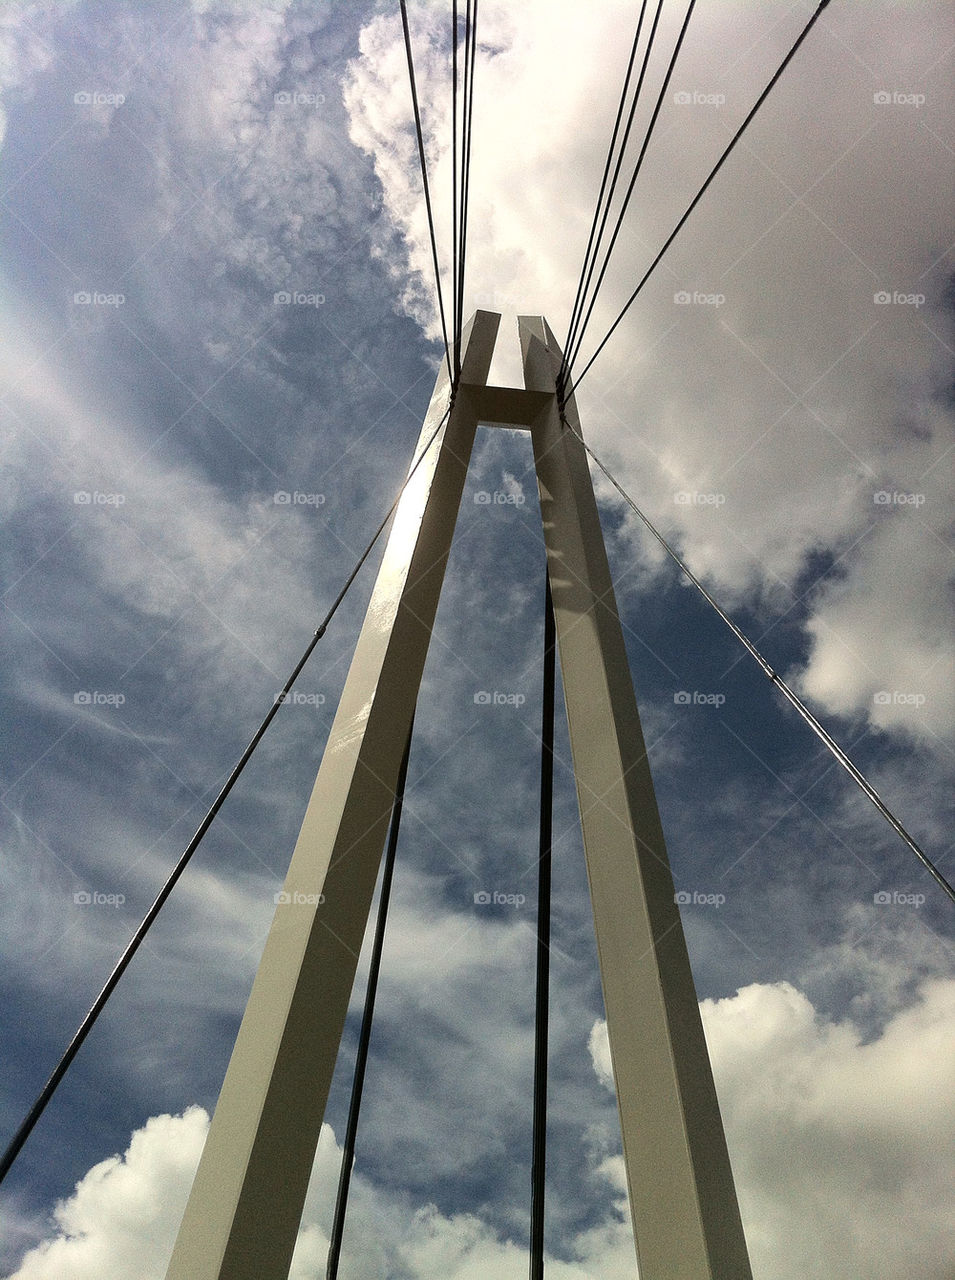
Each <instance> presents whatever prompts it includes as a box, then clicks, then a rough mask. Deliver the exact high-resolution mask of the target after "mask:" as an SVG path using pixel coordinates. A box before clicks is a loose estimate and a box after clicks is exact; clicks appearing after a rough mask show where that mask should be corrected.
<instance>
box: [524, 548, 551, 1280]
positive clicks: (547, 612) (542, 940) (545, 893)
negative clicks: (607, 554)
mask: <svg viewBox="0 0 955 1280" xmlns="http://www.w3.org/2000/svg"><path fill="white" fill-rule="evenodd" d="M545 572H546V571H545ZM556 639H557V635H556V628H555V625H554V603H553V600H552V599H551V594H550V575H549V574H547V575H546V581H545V586H544V688H543V698H542V708H541V788H540V846H539V847H540V858H539V863H538V887H537V990H536V997H535V1009H534V1133H533V1160H532V1163H531V1250H530V1280H544V1187H545V1181H546V1156H547V1040H548V1036H547V1029H548V1005H549V1000H550V875H551V826H552V821H553V798H554V685H555V683H556V665H557V664H556V654H555V645H556Z"/></svg>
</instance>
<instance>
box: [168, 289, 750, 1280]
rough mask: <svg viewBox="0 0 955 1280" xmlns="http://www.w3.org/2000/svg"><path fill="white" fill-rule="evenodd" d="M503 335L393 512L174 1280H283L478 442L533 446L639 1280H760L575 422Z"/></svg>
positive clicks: (535, 338)
mask: <svg viewBox="0 0 955 1280" xmlns="http://www.w3.org/2000/svg"><path fill="white" fill-rule="evenodd" d="M499 323H500V316H499V315H496V314H494V313H492V312H486V311H478V312H476V313H475V315H474V317H473V318H472V320H471V322H470V323H469V324H468V326H467V327H466V329H465V331H464V335H463V340H462V352H463V355H462V369H461V379H460V383H459V386H458V388H457V393H456V395H455V397H454V404H453V407H452V409H451V412H450V414H449V415H448V420H447V422H446V424H445V425H444V426H443V427H441V429H440V430H439V431H438V433H437V435H436V437H435V439H434V441H433V442H432V444H431V445H430V447H429V448H428V451H427V455H426V457H425V458H424V460H423V461H422V462H421V464H420V465H419V467H418V468H417V470H416V471H415V474H414V475H413V477H412V479H411V481H410V483H409V484H408V486H407V488H406V489H405V491H404V493H403V495H402V498H401V501H400V503H399V504H398V509H397V512H396V515H395V520H394V523H393V526H392V530H391V534H390V536H389V539H388V544H387V547H386V550H385V554H384V558H383V560H382V564H381V568H380V570H379V573H378V579H377V582H376V584H375V588H374V591H373V593H372V597H371V601H370V603H369V606H368V610H367V613H366V616H365V622H364V625H363V627H362V630H361V634H360V636H359V639H358V644H357V646H356V649H355V654H354V657H353V659H352V664H351V667H350V670H349V673H348V677H347V679H346V682H345V687H344V690H343V692H342V698H341V702H340V703H339V707H338V711H337V714H336V716H335V720H334V723H333V725H332V728H331V732H330V734H329V738H328V743H327V745H326V748H325V754H324V756H323V759H322V763H321V766H320V768H319V772H318V777H317V779H316V782H315V787H314V790H313V792H312V796H311V799H310V801H309V805H308V808H307V810H306V813H305V818H304V821H303V823H302V829H301V833H300V835H299V838H298V842H297V844H296V846H295V851H294V853H293V856H292V861H291V864H290V866H289V871H288V876H287V878H286V881H285V886H284V889H283V893H282V895H281V901H280V902H279V904H278V905H277V907H276V912H275V917H274V920H273V923H272V927H271V930H270V932H269V935H268V939H267V941H266V944H265V950H264V952H263V955H262V960H261V963H260V965H259V969H258V972H257V974H256V978H255V982H254V984H253V987H252V992H251V994H250V996H249V1001H248V1005H247V1007H246V1011H245V1015H244V1017H243V1019H242V1024H241V1026H240V1028H239V1034H238V1037H237V1039H236V1043H235V1048H234V1050H233V1053H232V1058H231V1061H230V1063H229V1067H228V1070H227V1072H226V1076H225V1081H224V1083H223V1086H222V1091H221V1093H220V1096H219V1101H218V1105H217V1106H216V1110H215V1115H214V1117H213V1121H212V1126H211V1128H210V1131H209V1136H208V1138H207V1141H206V1147H205V1150H204V1152H203V1155H202V1159H201V1161H200V1164H199V1169H198V1172H197V1174H196V1178H195V1183H194V1185H193V1189H192V1193H191V1195H190V1198H189V1202H188V1204H187V1206H186V1211H185V1215H184V1217H183V1221H182V1226H181V1228H180V1231H179V1236H178V1239H177V1241H176V1246H175V1249H174V1252H173V1256H172V1259H171V1261H170V1264H169V1269H168V1271H167V1280H286V1277H287V1275H288V1270H289V1265H290V1262H291V1257H292V1251H293V1248H294V1245H295V1237H296V1233H297V1230H298V1225H299V1220H300V1218H301V1213H302V1206H303V1204H304V1201H305V1193H306V1189H307V1186H308V1179H309V1174H310V1172H311V1167H312V1163H313V1160H314V1155H315V1148H316V1146H317V1143H318V1137H319V1134H320V1131H321V1124H322V1118H323V1115H324V1111H325V1105H326V1102H327V1098H328V1092H329V1088H330V1086H331V1080H332V1073H333V1071H334V1067H335V1061H336V1058H337V1055H338V1049H339V1044H340V1041H341V1036H342V1031H343V1028H344V1025H345V1015H346V1012H347V1007H348V1001H349V997H350V994H351V989H352V984H353V982H354V977H355V970H356V967H357V963H358V954H359V951H360V949H361V944H362V939H363V937H364V933H365V929H366V926H367V922H368V916H369V913H370V909H371V903H372V897H373V894H374V887H375V882H376V879H377V875H378V869H379V865H380V861H381V855H382V850H383V848H384V843H385V838H386V834H387V829H388V822H389V818H390V814H391V806H392V800H393V796H394V787H395V783H396V780H397V776H398V769H399V765H400V761H401V755H402V752H403V749H404V746H405V742H406V740H407V736H408V731H409V728H410V724H411V719H412V715H413V713H414V707H415V703H416V701H417V695H418V689H419V685H420V681H421V674H422V671H423V668H424V663H425V658H426V656H427V651H428V643H429V640H430V635H431V628H432V625H433V622H434V617H435V613H436V610H437V605H438V598H439V595H440V591H441V585H442V582H443V578H444V571H445V566H446V564H447V559H448V554H449V552H450V548H451V540H452V536H453V533H454V526H455V521H456V518H457V512H458V508H459V505H460V500H461V494H462V491H463V487H464V482H465V478H466V474H467V467H468V462H469V459H470V456H471V450H472V446H473V442H474V436H475V431H476V429H477V426H478V424H479V423H484V424H487V425H495V424H499V425H504V426H507V427H509V428H513V427H526V428H529V429H530V431H531V436H532V440H533V447H534V456H535V461H536V466H537V476H538V486H539V490H540V498H541V513H542V517H543V525H544V539H545V543H546V548H547V564H548V573H549V576H550V582H551V590H552V594H553V601H554V613H555V619H556V626H557V641H558V650H559V655H560V664H561V673H562V678H563V687H564V699H565V703H566V707H567V715H568V722H569V728H570V739H571V747H572V752H573V759H574V769H575V773H576V779H577V794H578V800H579V805H580V813H581V823H582V827H583V836H584V848H585V853H586V858H587V872H588V878H589V882H590V892H591V899H592V903H593V910H594V922H595V928H596V935H597V947H598V954H599V959H600V970H601V979H602V982H603V990H604V1001H605V1006H606V1012H607V1023H608V1029H609V1038H610V1051H611V1058H612V1061H613V1069H614V1077H615V1080H616V1086H617V1099H618V1106H619V1111H620V1120H621V1128H622V1131H623V1145H624V1158H625V1161H626V1166H627V1181H628V1189H629V1195H630V1204H631V1209H632V1212H633V1220H634V1229H635V1237H636V1243H637V1253H638V1258H639V1263H640V1275H641V1277H642V1280H751V1273H750V1268H749V1261H748V1258H747V1253H746V1245H745V1241H744V1238H743V1232H742V1226H741V1223H740V1217H739V1209H738V1207H737V1202H736V1193H735V1188H734V1185H733V1178H732V1171H731V1168H730V1164H729V1157H728V1155H727V1151H726V1142H725V1138H724V1135H723V1127H722V1122H721V1119H720V1114H719V1106H718V1103H717V1099H716V1092H715V1089H714V1086H713V1078H712V1073H711V1070H710V1064H709V1058H708V1056H707V1051H706V1044H705V1041H704V1039H703V1030H702V1024H701V1022H700V1014H699V1008H698V1004H697V999H696V992H695V989H694V985H693V978H692V975H691V973H690V966H689V961H688V958H687V952H686V944H685V941H684V936H683V929H682V925H681V923H680V916H679V911H678V908H677V906H676V905H675V902H674V893H673V881H672V878H671V875H670V870H669V864H668V861H667V855H666V848H665V845H664V840H663V832H662V829H661V826H660V820H659V816H658V813H657V807H656V800H655V797H654V792H653V783H652V779H651V777H650V770H649V765H648V763H647V758H646V751H645V748H644V743H643V736H642V732H641V728H640V719H639V715H638V712H637V706H636V700H635V698H634V693H633V686H632V683H631V680H630V673H629V668H628V665H627V659H626V652H625V649H624V642H623V633H622V631H621V627H620V621H619V617H618V615H617V610H616V603H615V600H614V594H613V587H612V585H611V580H610V570H609V566H608V564H607V556H606V551H605V548H604V543H603V537H602V534H601V530H600V524H599V519H598V515H597V506H596V501H595V498H594V493H593V487H592V484H591V481H590V473H589V469H588V465H587V458H586V453H585V450H584V448H583V445H582V443H581V441H580V439H579V438H578V436H577V434H575V433H578V432H579V429H580V428H579V421H578V420H577V416H576V408H575V406H574V404H573V402H572V401H571V402H569V403H568V404H566V405H565V406H564V407H563V411H561V408H560V406H559V404H558V398H557V394H556V375H557V371H558V369H559V365H560V352H559V350H558V347H557V343H556V341H555V340H554V337H553V334H552V333H551V331H550V329H549V328H548V327H547V325H546V322H545V321H544V320H543V319H542V318H540V317H523V318H521V320H520V333H521V344H522V349H523V355H524V377H525V388H524V389H523V390H520V389H517V388H509V387H489V386H487V374H488V369H489V368H490V363H491V356H492V353H493V349H494V343H495V340H496V337H497V330H498V325H499ZM450 390H451V389H450V386H449V384H448V378H447V374H446V372H444V371H442V373H441V374H440V375H439V377H438V379H437V383H436V385H435V390H434V394H433V396H432V399H431V405H430V407H429V410H428V413H427V416H426V418H425V421H424V426H423V428H422V431H421V435H420V438H419V442H418V446H417V449H416V452H415V457H418V454H419V452H420V451H421V450H423V449H424V448H425V446H426V445H427V443H428V441H429V439H430V438H431V436H432V434H433V433H434V432H435V429H436V428H437V427H438V425H439V423H440V422H441V420H442V417H443V416H444V414H445V411H446V409H447V406H448V403H449V399H450Z"/></svg>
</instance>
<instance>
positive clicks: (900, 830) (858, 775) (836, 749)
mask: <svg viewBox="0 0 955 1280" xmlns="http://www.w3.org/2000/svg"><path fill="white" fill-rule="evenodd" d="M564 422H565V425H566V426H567V427H568V428H569V429H570V430H571V431H574V428H573V427H571V426H570V424H569V423H568V422H567V420H566V419H564ZM574 434H575V435H576V436H577V439H578V440H579V441H580V443H581V444H582V445H583V447H584V448H585V449H586V450H587V453H588V454H589V455H590V457H591V458H592V459H593V460H594V462H595V463H596V465H597V466H598V467H599V468H600V470H601V471H602V472H603V473H604V475H605V476H606V477H607V479H608V480H609V481H610V483H611V484H612V485H613V487H614V488H615V489H616V490H617V492H618V493H619V494H620V496H621V498H623V500H624V502H626V504H627V506H628V507H630V509H631V511H633V513H634V515H636V516H637V517H638V518H639V519H640V520H641V521H642V522H643V524H644V525H645V526H646V528H647V529H648V530H649V532H650V533H651V534H652V535H653V536H654V538H656V540H657V542H659V544H660V546H661V547H662V548H663V550H664V551H665V552H666V553H667V555H668V556H669V557H670V559H671V560H672V561H673V562H674V563H675V564H676V565H677V567H678V568H679V570H680V572H681V573H682V574H683V575H684V576H685V577H686V578H687V579H688V580H689V581H690V582H691V583H692V584H693V586H694V587H696V589H697V591H699V593H700V595H702V597H703V599H704V600H706V602H707V604H709V605H711V606H712V607H713V609H715V610H716V612H717V613H718V614H719V616H720V618H722V620H723V622H725V623H726V625H727V626H728V627H729V629H730V631H732V633H733V635H734V636H735V637H736V639H737V640H738V641H739V642H740V644H741V645H742V646H743V648H744V649H745V650H746V651H747V653H748V654H749V655H750V656H751V657H752V658H754V659H755V661H756V662H757V664H758V665H759V667H760V669H761V670H762V672H763V674H764V675H766V676H768V677H769V679H770V680H771V681H772V683H773V684H774V685H775V686H776V688H777V689H778V690H779V691H780V693H781V694H782V695H783V697H784V698H786V700H787V701H788V702H789V703H791V705H792V706H793V707H795V709H796V710H797V711H798V712H799V714H800V716H802V718H803V720H805V722H806V724H808V725H809V727H810V729H812V731H813V733H815V734H816V736H817V737H818V738H820V739H821V741H822V742H823V743H824V744H825V745H826V747H828V749H829V751H831V752H832V754H833V755H834V756H835V758H836V760H838V762H839V764H841V765H842V767H843V769H845V771H846V773H848V775H849V777H850V778H852V780H853V781H854V782H855V783H856V784H857V785H858V786H859V787H860V788H861V790H862V791H863V792H864V794H865V795H866V796H867V797H868V798H869V800H871V802H872V803H873V804H874V805H875V807H876V808H877V809H878V811H879V813H881V814H882V816H883V818H885V820H886V822H888V824H889V826H890V827H891V828H892V829H893V831H895V833H896V834H897V835H898V836H900V837H901V838H902V839H903V840H904V841H905V843H906V844H907V845H908V847H909V849H911V851H912V852H913V853H914V854H915V856H916V857H917V858H918V860H919V862H921V863H922V865H923V867H925V869H926V871H928V872H929V873H930V874H931V875H932V876H933V877H934V878H935V880H936V881H937V882H938V884H939V885H940V886H941V888H942V889H944V891H945V892H946V893H947V894H948V896H949V897H950V898H951V899H952V901H953V902H955V888H953V887H952V885H951V884H950V883H949V882H948V880H946V878H945V876H944V875H943V874H942V872H941V871H939V869H938V867H937V866H936V865H935V863H934V862H933V861H932V859H931V858H930V857H929V856H928V854H927V853H926V852H925V851H924V850H923V849H922V848H921V847H920V846H919V845H918V844H917V843H916V841H915V840H914V838H913V837H912V836H911V835H910V834H909V832H908V831H907V830H906V828H905V827H904V826H903V825H902V823H901V822H900V821H899V819H898V818H897V817H896V816H895V814H894V813H893V812H892V810H891V809H890V808H889V807H888V805H887V804H885V803H884V801H883V800H882V799H881V797H880V796H879V793H878V792H877V791H876V790H875V788H874V787H873V786H872V784H871V783H870V782H869V781H868V779H867V778H866V777H865V775H864V774H863V773H862V771H861V770H860V769H859V768H857V767H856V765H855V764H853V762H852V760H851V759H850V758H849V756H848V755H847V754H846V753H845V751H843V749H842V747H840V746H839V744H838V742H836V740H835V738H833V737H832V735H831V734H830V733H829V732H828V730H826V729H825V728H823V726H822V725H821V724H820V723H819V721H818V720H817V719H816V717H815V716H814V715H813V714H812V712H811V711H810V710H809V708H808V707H807V706H806V704H805V703H804V702H803V701H802V699H801V698H800V697H799V695H798V694H797V693H795V692H794V691H793V690H792V689H791V688H790V687H789V685H788V684H787V683H786V681H785V680H784V679H783V678H782V676H781V675H779V673H778V672H777V671H775V670H774V669H773V668H772V667H771V666H770V664H769V663H768V662H767V661H766V659H765V658H764V657H763V655H762V654H761V653H760V652H759V650H758V649H757V648H756V646H755V645H754V644H753V642H752V641H751V640H750V639H749V638H748V637H747V636H746V635H745V634H744V633H743V632H742V631H741V630H740V628H739V627H738V626H737V625H736V623H735V622H734V621H733V619H732V618H731V617H730V616H729V614H727V613H726V612H725V611H724V610H723V609H722V608H720V606H719V605H718V604H717V603H716V601H715V600H714V599H713V597H712V596H711V595H710V593H709V592H708V591H707V589H706V587H704V586H703V583H702V582H700V580H699V578H697V577H696V575H695V574H694V573H693V571H692V570H691V569H690V568H689V567H688V566H687V565H686V564H684V562H683V561H682V560H681V559H680V557H679V555H677V553H676V552H675V551H674V550H673V548H672V547H671V546H670V544H669V543H668V542H667V540H666V538H664V536H663V534H662V533H660V532H659V531H658V530H657V529H656V527H655V526H654V525H653V523H652V522H651V521H650V519H649V517H648V516H645V515H644V513H643V512H642V511H641V510H640V508H639V507H638V506H637V504H636V503H635V502H634V500H633V498H631V497H630V495H629V493H627V492H626V490H625V489H624V488H623V486H622V485H621V484H620V483H619V482H618V481H617V480H616V478H615V477H614V476H613V475H611V473H610V471H609V470H608V469H607V467H605V466H604V464H603V463H602V462H601V460H600V459H599V458H598V457H597V455H596V453H594V451H593V449H591V447H590V445H589V444H588V443H587V441H586V440H584V438H583V437H582V436H581V435H579V434H578V433H577V432H576V431H574Z"/></svg>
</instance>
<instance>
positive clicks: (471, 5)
mask: <svg viewBox="0 0 955 1280" xmlns="http://www.w3.org/2000/svg"><path fill="white" fill-rule="evenodd" d="M476 52H477V0H473V2H472V0H468V4H467V10H466V17H465V27H464V101H463V105H462V112H461V216H460V227H459V232H460V237H461V247H460V251H459V254H458V270H459V272H460V280H459V281H458V306H459V308H460V311H459V315H458V324H459V326H460V328H461V329H462V330H463V327H464V282H465V270H466V262H467V240H468V209H469V204H470V194H471V136H472V128H473V121H474V66H475V62H476V56H475V55H476Z"/></svg>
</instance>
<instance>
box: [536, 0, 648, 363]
mask: <svg viewBox="0 0 955 1280" xmlns="http://www.w3.org/2000/svg"><path fill="white" fill-rule="evenodd" d="M662 8H663V0H657V11H656V16H655V17H654V20H653V25H652V27H651V28H650V36H649V38H648V40H647V47H646V50H645V51H644V55H643V65H642V67H641V69H640V76H639V78H638V80H637V87H636V89H635V91H634V95H633V101H632V102H631V104H630V111H629V113H628V116H627V126H626V129H625V130H624V135H623V140H622V141H621V143H620V151H619V153H618V155H617V162H616V165H615V166H614V172H613V178H612V179H611V182H610V188H609V190H608V191H607V202H606V207H604V191H605V189H606V185H607V178H608V176H609V174H610V166H611V164H613V157H614V150H615V148H616V142H617V136H618V133H619V130H620V121H621V120H622V118H623V110H624V106H625V105H626V100H627V91H628V89H629V87H630V79H631V77H632V75H633V64H634V62H635V61H636V56H637V46H638V44H639V41H640V32H641V30H642V29H643V19H644V16H645V14H646V9H647V0H643V4H642V5H641V7H640V16H639V18H638V20H637V30H636V33H635V35H634V37H633V44H632V46H631V48H630V61H629V63H628V64H627V74H626V76H625V77H624V82H623V89H622V91H621V94H620V103H619V105H618V107H617V118H616V120H615V121H614V126H613V133H612V134H611V138H610V146H609V147H608V148H607V160H606V163H605V165H604V172H603V178H602V180H601V183H600V192H599V194H598V196H597V204H596V207H595V208H594V217H593V222H592V224H591V227H590V238H589V239H588V241H587V249H586V252H585V253H584V261H583V263H582V265H581V268H580V278H579V280H578V282H577V293H576V295H575V297H574V305H573V308H572V310H571V313H570V324H569V326H568V328H567V340H566V342H565V343H564V346H563V352H566V351H569V350H570V348H571V344H572V342H573V341H574V338H575V337H576V334H577V325H578V323H579V320H580V311H581V310H582V308H583V304H584V299H585V298H586V296H587V291H588V289H589V288H590V281H591V279H592V278H593V273H594V267H595V266H596V261H597V254H598V252H599V249H600V241H601V240H602V238H603V233H604V228H605V227H606V225H607V218H608V217H609V216H610V205H611V201H612V200H613V197H614V194H615V192H616V189H617V180H618V178H619V176H620V170H621V168H622V166H623V157H624V155H625V153H626V149H627V143H628V141H629V140H630V131H631V129H632V128H633V121H634V117H635V116H636V111H637V104H638V102H639V100H640V90H641V88H642V86H643V79H644V76H645V75H646V70H647V64H648V62H649V60H650V51H651V49H652V48H653V38H654V36H655V35H656V30H657V24H658V22H659V20H660V12H661V10H662ZM601 214H602V216H601ZM598 225H599V227H600V230H599V232H598V230H597V228H598ZM595 238H596V239H595ZM591 253H592V254H593V260H591ZM565 364H566V357H564V356H563V353H562V355H561V370H560V373H561V374H563V372H564V366H565ZM558 380H559V379H558Z"/></svg>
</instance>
